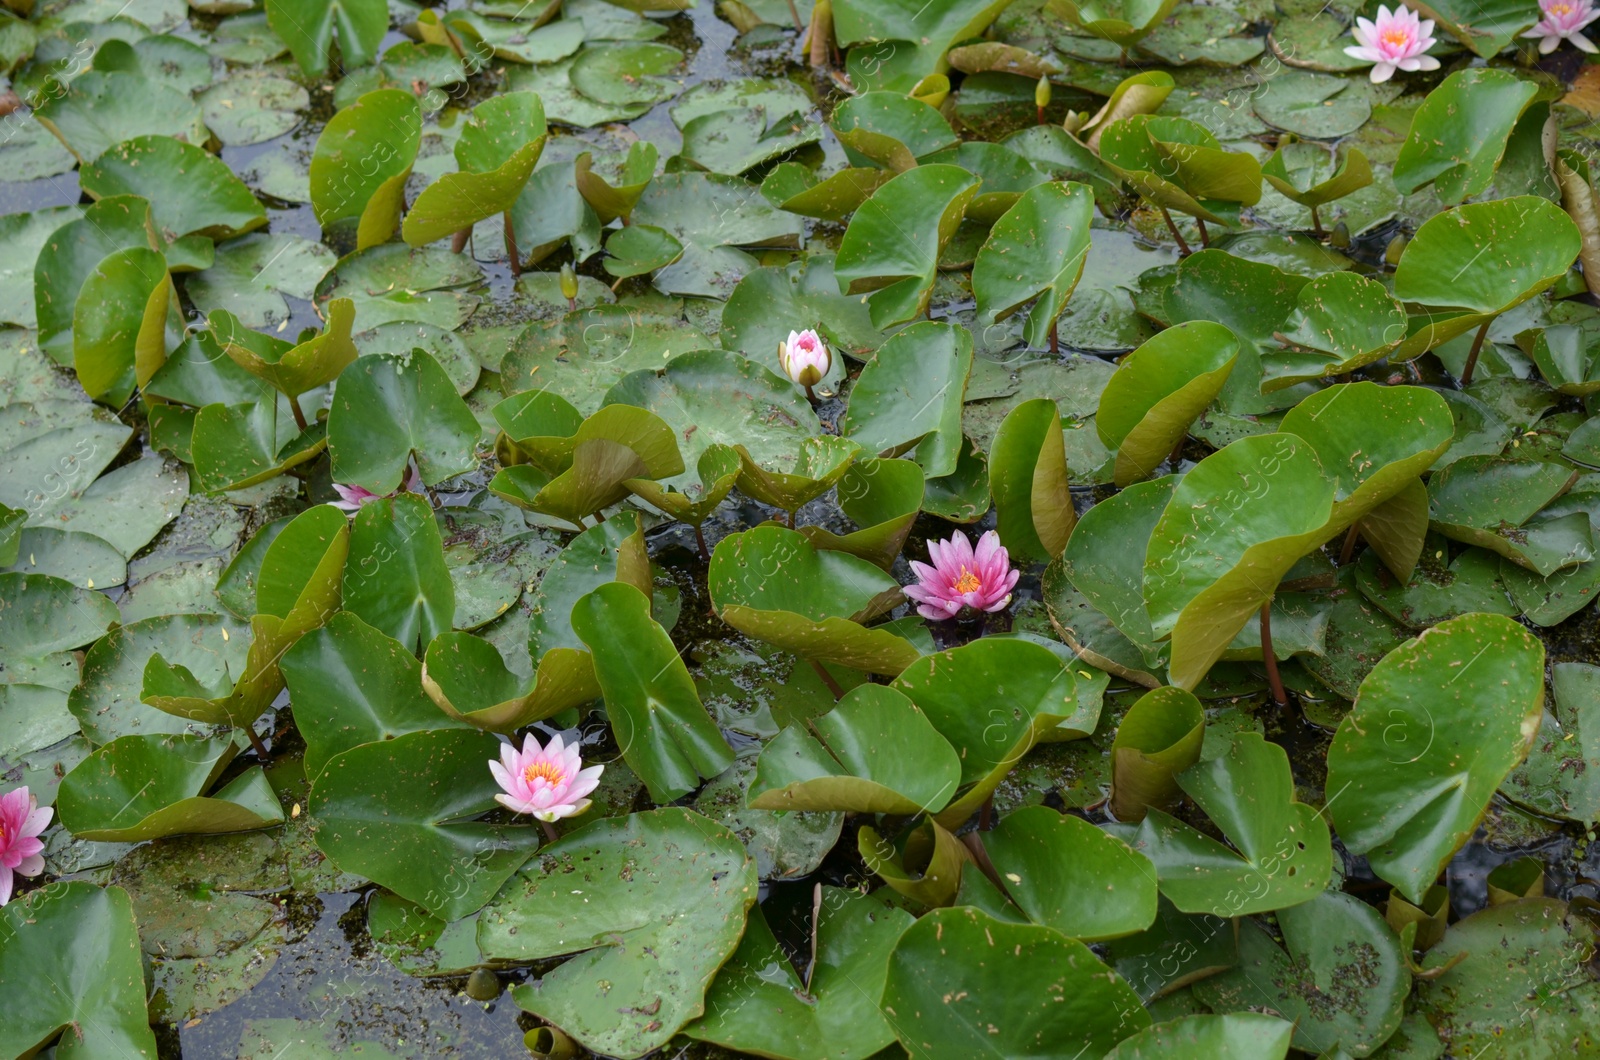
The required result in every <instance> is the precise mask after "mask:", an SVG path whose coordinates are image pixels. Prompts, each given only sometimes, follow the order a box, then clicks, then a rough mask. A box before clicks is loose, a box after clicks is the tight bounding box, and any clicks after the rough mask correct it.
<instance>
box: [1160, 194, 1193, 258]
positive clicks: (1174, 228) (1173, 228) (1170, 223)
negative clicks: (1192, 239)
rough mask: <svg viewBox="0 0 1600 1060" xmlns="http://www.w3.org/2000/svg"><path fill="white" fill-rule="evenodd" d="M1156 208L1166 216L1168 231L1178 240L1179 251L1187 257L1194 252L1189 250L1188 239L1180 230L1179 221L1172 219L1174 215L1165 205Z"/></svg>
mask: <svg viewBox="0 0 1600 1060" xmlns="http://www.w3.org/2000/svg"><path fill="white" fill-rule="evenodd" d="M1156 209H1158V210H1160V211H1161V216H1162V217H1164V218H1166V221H1167V231H1169V232H1171V233H1172V238H1173V239H1175V240H1177V241H1178V253H1179V254H1180V255H1182V256H1183V257H1186V258H1187V257H1188V256H1189V255H1190V253H1192V252H1191V251H1190V250H1189V242H1188V240H1186V239H1184V238H1183V233H1182V232H1180V231H1178V225H1177V222H1176V221H1174V220H1173V219H1172V215H1171V214H1170V213H1168V212H1167V208H1166V207H1165V206H1158V207H1156Z"/></svg>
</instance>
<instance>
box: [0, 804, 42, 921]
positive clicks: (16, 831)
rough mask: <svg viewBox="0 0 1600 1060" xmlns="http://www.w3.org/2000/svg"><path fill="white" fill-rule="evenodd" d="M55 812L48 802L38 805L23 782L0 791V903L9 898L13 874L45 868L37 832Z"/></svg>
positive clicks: (23, 873) (29, 874)
mask: <svg viewBox="0 0 1600 1060" xmlns="http://www.w3.org/2000/svg"><path fill="white" fill-rule="evenodd" d="M54 813H55V811H54V810H52V809H50V807H48V806H46V807H45V808H43V809H40V808H39V800H38V799H36V798H34V797H33V796H32V795H30V794H28V789H27V787H26V786H24V787H20V788H16V789H14V790H12V791H8V792H6V793H5V794H4V795H0V905H5V904H6V903H7V902H9V901H11V891H12V888H13V886H14V885H15V882H16V880H15V877H16V876H37V875H39V873H41V872H43V871H44V854H43V850H44V844H43V843H42V842H40V841H39V839H38V836H39V834H40V833H41V832H43V831H44V830H45V829H46V828H48V827H49V826H50V818H51V817H52V816H53V815H54Z"/></svg>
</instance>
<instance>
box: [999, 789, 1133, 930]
mask: <svg viewBox="0 0 1600 1060" xmlns="http://www.w3.org/2000/svg"><path fill="white" fill-rule="evenodd" d="M983 847H984V850H985V851H986V852H987V853H988V855H989V860H990V862H991V863H992V864H993V865H994V869H995V872H996V873H998V874H999V877H1000V879H1001V880H1003V881H1004V886H1005V889H1006V893H1007V895H1009V897H1010V899H1011V901H1013V902H1015V903H1016V907H1017V909H1020V910H1021V912H1022V913H1023V914H1024V915H1026V917H1027V919H1028V920H1030V921H1032V922H1033V923H1035V924H1043V925H1044V926H1046V927H1053V928H1055V929H1056V930H1057V931H1059V932H1061V933H1062V934H1063V935H1065V936H1066V937H1067V938H1069V939H1080V940H1082V941H1084V942H1103V941H1106V940H1109V939H1115V938H1122V937H1124V936H1127V935H1134V934H1137V933H1139V932H1141V931H1143V930H1145V929H1146V928H1148V927H1149V926H1150V925H1151V923H1152V922H1153V921H1154V920H1155V917H1156V874H1155V867H1154V866H1153V865H1151V864H1150V862H1149V859H1148V858H1146V857H1145V856H1144V855H1142V854H1139V853H1137V852H1135V851H1133V850H1131V849H1129V847H1128V845H1127V844H1126V843H1124V842H1123V841H1122V840H1120V839H1118V838H1117V837H1116V836H1114V835H1111V834H1110V833H1108V832H1104V831H1101V830H1100V829H1098V828H1096V827H1095V826H1094V825H1092V824H1090V823H1088V822H1087V821H1085V820H1083V819H1082V818H1079V817H1073V816H1071V815H1068V814H1061V813H1058V812H1056V811H1055V810H1052V809H1050V808H1049V807H1047V806H1028V807H1025V808H1023V809H1021V810H1017V811H1015V812H1013V813H1011V814H1008V815H1007V816H1006V817H1005V818H1004V819H1003V820H1001V822H1000V824H999V826H998V827H996V828H995V829H994V831H991V832H985V833H983ZM968 871H969V872H970V870H968ZM1008 912H1010V910H1009V909H1008ZM1011 915H1013V916H1014V915H1015V914H1014V913H1012V914H1011Z"/></svg>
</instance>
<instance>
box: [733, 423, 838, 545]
mask: <svg viewBox="0 0 1600 1060" xmlns="http://www.w3.org/2000/svg"><path fill="white" fill-rule="evenodd" d="M733 448H734V452H736V453H738V454H739V481H738V485H739V492H741V493H743V494H745V495H746V496H748V497H751V498H753V499H754V500H758V501H760V502H762V503H763V504H770V505H772V506H773V507H775V508H782V509H783V510H784V511H786V512H794V511H797V510H798V509H800V508H801V507H802V506H803V505H805V504H806V503H808V502H810V501H813V500H815V499H817V498H818V497H820V496H822V495H823V494H824V493H826V492H828V490H830V489H832V488H833V486H834V483H836V482H838V481H839V480H840V479H841V478H843V477H844V474H845V472H847V471H849V470H850V467H851V465H852V464H853V463H854V461H855V458H856V457H857V456H858V455H859V454H860V453H861V451H862V450H861V447H860V446H859V445H857V444H856V443H855V442H854V441H851V440H850V439H848V438H838V437H834V436H833V435H827V434H824V435H819V436H817V437H815V438H802V439H800V446H799V449H800V451H799V452H798V453H796V454H795V458H794V464H793V466H792V467H791V469H790V470H788V471H775V470H772V469H771V468H768V467H764V466H762V465H761V464H760V463H758V462H757V461H756V459H755V457H754V456H752V455H751V453H750V451H749V450H748V449H746V448H745V447H744V446H743V445H736V446H734V447H733ZM789 521H790V522H791V523H792V522H793V521H794V519H793V518H792V517H791V518H790V520H789Z"/></svg>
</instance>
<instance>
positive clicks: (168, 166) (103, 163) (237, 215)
mask: <svg viewBox="0 0 1600 1060" xmlns="http://www.w3.org/2000/svg"><path fill="white" fill-rule="evenodd" d="M78 183H79V185H80V186H82V187H83V189H84V190H85V191H87V192H89V193H90V194H91V195H93V196H94V197H95V198H97V199H102V198H106V197H107V196H112V195H139V196H142V197H144V198H146V199H148V200H150V206H151V214H152V217H153V219H154V220H155V223H156V226H157V227H158V228H159V229H160V230H161V232H162V234H163V235H164V236H165V237H166V238H167V239H168V240H172V239H176V238H178V237H180V236H186V235H189V234H191V233H195V232H198V233H200V234H201V235H205V236H209V237H211V238H213V239H228V238H231V237H233V236H237V235H242V234H243V233H245V232H249V231H252V230H254V229H257V228H260V227H261V226H262V225H264V224H266V223H267V212H266V210H265V209H263V208H262V206H261V203H260V202H258V201H257V200H256V197H255V196H254V195H253V194H251V192H250V189H249V188H247V187H245V185H244V182H243V181H241V180H240V179H239V178H238V177H236V176H234V175H233V173H232V171H231V170H229V169H228V167H227V166H226V165H225V164H224V163H223V162H222V161H221V160H220V159H218V158H217V157H216V156H215V155H212V154H209V153H207V152H206V151H203V150H201V149H200V148H198V147H195V146H194V145H192V144H186V143H184V142H182V141H180V140H174V139H173V138H172V137H170V136H140V137H135V138H134V139H131V140H125V141H123V142H122V143H120V144H117V145H116V146H115V147H113V148H111V149H109V150H107V151H106V152H104V153H103V154H101V155H100V157H99V158H97V159H95V161H94V162H93V163H91V164H90V165H88V166H85V167H84V169H83V171H82V172H81V173H80V174H79V176H78Z"/></svg>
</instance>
